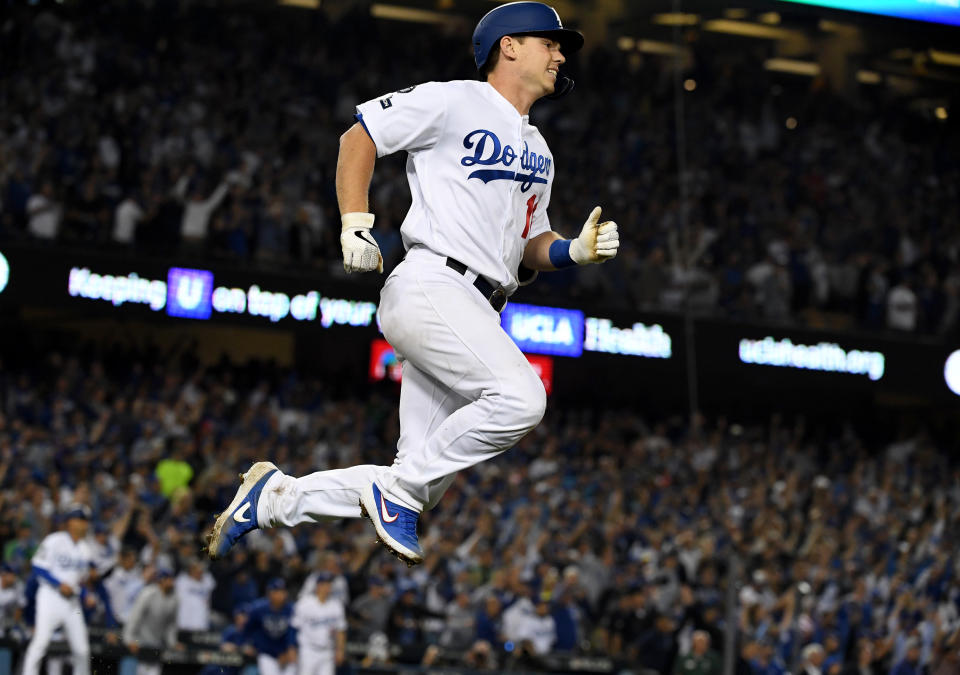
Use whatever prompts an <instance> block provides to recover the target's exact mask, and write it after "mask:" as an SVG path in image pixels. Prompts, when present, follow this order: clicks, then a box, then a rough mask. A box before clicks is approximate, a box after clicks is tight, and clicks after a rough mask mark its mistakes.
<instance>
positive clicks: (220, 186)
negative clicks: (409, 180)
mask: <svg viewBox="0 0 960 675" xmlns="http://www.w3.org/2000/svg"><path fill="white" fill-rule="evenodd" d="M174 7H176V4H175V3H156V4H155V5H153V10H152V11H144V9H143V7H141V6H139V5H138V4H131V5H124V4H121V5H120V6H119V7H109V8H103V9H101V10H100V11H96V10H93V11H90V12H86V13H82V14H79V15H76V14H75V15H67V16H60V15H58V14H57V13H55V12H52V11H36V10H32V9H31V10H26V9H23V10H20V11H21V12H22V16H20V17H18V20H13V21H8V22H7V23H6V24H5V27H4V33H3V35H2V39H0V59H2V62H3V63H4V68H3V71H2V76H0V240H2V239H8V238H18V239H23V238H28V239H39V240H41V241H49V240H57V241H58V242H64V243H69V245H73V246H88V247H104V246H115V247H120V248H125V249H131V248H132V249H135V250H138V251H147V252H150V253H162V252H176V253H177V254H178V255H181V256H184V255H186V256H205V257H209V258H225V259H230V260H235V261H242V262H244V263H249V264H254V265H262V266H267V267H269V266H274V267H284V268H286V269H289V268H290V267H291V266H303V267H305V268H310V267H317V266H322V267H326V266H330V267H333V268H335V267H338V266H339V265H340V248H339V244H338V234H339V228H338V225H339V218H338V213H337V211H336V202H335V195H334V186H333V175H334V169H335V163H336V156H337V142H338V137H339V135H340V133H342V132H343V131H344V130H346V128H347V127H348V126H349V125H350V124H351V123H352V121H353V120H352V114H353V112H354V107H355V105H356V104H357V103H360V102H362V101H364V100H368V99H369V98H372V97H375V96H380V95H382V94H384V93H386V92H388V91H390V90H391V89H397V88H402V87H405V86H410V85H412V84H416V83H418V82H423V81H428V80H443V79H455V78H473V77H475V75H474V68H473V63H472V56H471V54H470V51H469V46H468V45H467V44H466V41H465V40H464V36H463V35H462V34H461V32H455V33H454V34H450V35H448V34H446V33H444V32H442V31H439V30H437V29H430V28H424V27H417V26H414V25H411V24H403V29H402V30H399V29H397V27H396V26H397V24H389V23H384V22H377V21H374V20H373V19H371V18H370V16H369V13H368V12H367V11H365V10H364V11H362V12H359V11H358V12H349V13H346V14H344V15H343V16H341V17H338V18H337V19H336V20H334V19H331V18H329V17H328V16H327V15H326V14H324V13H323V12H322V11H319V12H300V13H282V12H280V13H277V12H273V13H271V12H261V13H259V14H257V13H249V12H247V13H244V12H238V13H234V14H223V13H221V12H219V10H217V9H215V8H207V7H204V6H199V5H193V6H191V7H190V8H187V9H182V10H179V11H174V10H173V9H172V8H174ZM691 48H692V49H693V54H694V62H693V64H692V65H691V67H690V68H689V69H688V72H687V73H686V75H685V77H686V78H688V80H689V83H690V84H689V86H690V87H691V88H692V90H691V91H687V92H685V95H684V101H683V106H684V108H683V110H684V113H683V115H684V116H683V119H684V129H683V130H684V133H685V144H686V148H687V153H686V161H685V167H684V169H685V170H684V173H683V175H684V182H685V185H684V190H685V192H684V194H686V195H688V200H687V201H686V202H685V203H686V204H687V207H686V209H685V212H684V213H681V212H680V209H681V202H680V200H679V199H678V197H677V195H678V194H680V192H679V186H678V180H679V179H678V170H677V153H676V151H675V147H676V141H677V129H676V126H675V106H674V103H675V102H674V81H673V74H672V70H671V68H670V66H671V65H672V62H671V59H670V58H665V57H651V56H646V57H644V56H642V55H640V54H639V53H636V52H629V53H628V52H623V51H620V50H618V49H617V48H616V45H614V44H609V45H602V46H600V47H598V48H596V49H595V50H593V51H591V52H589V53H585V54H584V55H582V56H578V58H576V59H573V60H572V62H571V63H570V64H569V69H570V71H571V73H572V74H573V75H574V76H575V77H576V79H577V82H578V85H577V87H578V89H577V92H576V95H575V97H574V98H572V99H568V100H567V101H566V102H559V103H552V102H547V103H542V104H540V105H539V106H537V107H536V108H535V109H534V111H533V113H532V120H533V122H534V123H535V124H537V125H538V126H539V127H540V128H541V130H542V131H543V133H544V136H545V137H546V138H547V139H548V140H549V142H550V146H551V149H552V151H553V153H554V159H555V162H556V166H557V167H558V173H557V176H558V178H557V180H558V187H559V188H560V189H558V190H556V191H555V194H554V197H553V203H552V204H551V205H550V216H551V222H552V223H553V226H554V228H556V229H557V230H558V231H560V232H564V233H568V234H569V233H573V232H575V231H577V230H578V228H579V227H580V225H581V223H582V222H583V220H584V218H585V216H586V214H587V213H589V211H590V209H591V208H592V207H593V206H594V204H595V202H596V203H602V205H603V207H604V208H605V213H606V214H607V215H609V216H610V217H611V218H615V219H616V220H617V221H618V222H619V223H620V224H621V229H622V230H623V233H624V237H626V241H625V244H626V245H625V246H624V247H623V248H624V252H623V255H621V256H620V257H619V258H618V259H617V260H616V261H614V262H613V263H611V264H609V265H605V266H604V267H603V269H602V270H600V269H599V268H598V269H596V270H594V269H591V270H587V271H585V272H581V273H577V274H573V273H568V274H556V275H550V277H549V278H548V279H544V280H542V281H541V282H540V283H538V284H536V285H534V286H533V287H532V288H531V289H530V290H529V291H528V293H532V294H538V293H539V294H544V295H550V294H557V293H563V294H565V295H569V294H570V293H571V292H572V293H574V294H578V295H583V296H587V297H589V296H593V295H595V294H597V293H604V294H605V298H606V299H607V300H608V301H609V302H610V303H611V304H619V305H622V306H625V307H634V308H636V307H640V308H643V309H661V308H662V309H668V310H671V309H672V310H679V309H694V310H697V311H702V312H717V313H722V314H724V315H726V316H735V317H745V318H750V317H761V318H765V319H771V320H774V321H778V322H799V323H810V324H816V325H831V326H834V327H846V326H864V327H869V328H873V329H890V330H895V331H902V332H909V333H927V334H947V335H956V331H957V326H958V315H960V194H958V187H957V186H958V185H960V165H958V159H957V158H958V154H957V152H956V150H957V147H958V143H957V141H958V138H957V129H956V125H955V124H953V123H952V122H950V123H947V122H945V121H943V120H939V119H936V118H929V119H927V118H924V117H923V116H921V115H918V114H916V113H915V111H913V110H911V107H910V102H909V100H905V99H898V98H896V97H895V96H893V95H892V94H888V93H885V91H884V90H883V89H881V88H876V91H875V92H873V93H867V94H865V95H864V96H862V97H861V98H860V100H859V101H857V102H856V103H854V102H851V100H850V99H849V98H846V97H840V96H837V95H835V94H834V93H833V90H832V89H831V88H830V87H828V86H825V85H823V83H822V82H814V84H813V85H811V83H810V81H809V80H807V79H805V78H803V79H798V80H797V81H795V82H784V81H783V80H782V78H781V79H778V80H776V81H774V79H773V78H772V77H771V74H770V73H768V72H766V71H764V70H762V69H761V68H760V66H759V63H760V61H761V60H758V59H757V58H756V54H755V53H753V52H751V51H749V50H748V49H745V48H744V47H743V45H742V44H738V45H737V46H736V48H732V49H729V50H728V51H726V52H719V53H718V52H716V51H714V50H712V49H711V50H706V49H705V48H704V47H702V46H700V44H699V43H692V45H691ZM439 54H442V55H443V57H442V58H439V57H438V55H439ZM402 161H403V160H402V158H391V159H388V160H381V161H380V162H379V168H378V170H377V172H376V175H375V178H374V185H373V189H372V193H371V195H372V200H371V210H372V211H374V212H375V213H376V215H377V224H376V227H375V230H374V234H375V236H376V238H377V240H378V241H379V243H380V246H381V249H382V250H383V253H384V257H385V259H386V263H387V268H388V271H389V268H390V267H391V266H393V265H394V264H396V263H397V262H398V261H399V260H400V258H401V257H402V254H403V247H402V244H401V242H400V236H399V226H400V223H401V222H402V218H403V215H404V213H405V212H406V208H407V206H408V205H409V192H408V189H407V185H406V177H405V174H404V170H403V164H402ZM681 224H683V226H682V227H681V226H680V225H681Z"/></svg>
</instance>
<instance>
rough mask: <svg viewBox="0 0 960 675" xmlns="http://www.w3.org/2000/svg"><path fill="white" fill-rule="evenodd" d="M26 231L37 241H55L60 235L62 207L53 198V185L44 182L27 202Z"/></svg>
mask: <svg viewBox="0 0 960 675" xmlns="http://www.w3.org/2000/svg"><path fill="white" fill-rule="evenodd" d="M26 210H27V216H28V217H29V219H30V222H29V224H28V225H27V231H28V232H29V233H30V234H31V235H32V236H34V237H36V238H37V239H56V238H57V236H58V235H59V234H60V222H61V220H62V218H63V207H62V206H61V205H60V203H58V202H57V201H56V198H55V197H54V188H53V183H51V182H50V181H44V182H43V184H42V185H41V187H40V191H39V192H36V193H34V194H32V195H31V196H30V199H28V200H27V209H26Z"/></svg>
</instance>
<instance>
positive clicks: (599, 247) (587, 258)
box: [570, 206, 620, 265]
mask: <svg viewBox="0 0 960 675" xmlns="http://www.w3.org/2000/svg"><path fill="white" fill-rule="evenodd" d="M599 221H600V207H599V206H597V207H596V208H594V209H593V211H591V212H590V217H589V218H587V222H585V223H584V224H583V230H582V231H581V232H580V236H579V237H577V238H576V239H574V240H573V241H572V242H570V257H571V258H572V259H573V261H574V262H575V263H577V264H578V265H586V264H589V263H602V262H606V261H608V260H610V259H611V258H613V257H615V256H616V255H617V249H618V248H620V234H619V232H617V224H616V223H615V222H613V221H612V220H608V221H606V222H603V223H600V222H599Z"/></svg>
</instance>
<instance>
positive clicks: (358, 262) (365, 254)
mask: <svg viewBox="0 0 960 675" xmlns="http://www.w3.org/2000/svg"><path fill="white" fill-rule="evenodd" d="M373 218H374V216H373V214H372V213H359V212H355V213H344V214H343V215H342V216H340V223H341V225H342V229H341V231H340V246H341V247H342V248H343V269H345V270H346V271H347V273H348V274H349V273H350V272H372V271H373V270H377V271H378V272H383V256H382V255H380V247H379V246H377V242H376V241H375V240H374V238H373V235H372V234H370V228H371V227H373Z"/></svg>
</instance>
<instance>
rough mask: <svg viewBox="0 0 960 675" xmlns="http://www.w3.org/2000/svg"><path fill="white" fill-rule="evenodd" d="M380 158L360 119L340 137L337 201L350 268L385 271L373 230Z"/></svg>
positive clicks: (345, 261)
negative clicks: (373, 195)
mask: <svg viewBox="0 0 960 675" xmlns="http://www.w3.org/2000/svg"><path fill="white" fill-rule="evenodd" d="M376 161H377V146H376V145H375V144H374V142H373V139H372V138H370V135H369V134H368V133H367V131H366V129H364V128H363V125H362V124H360V123H359V122H357V123H356V124H354V125H353V126H352V127H350V128H349V129H347V131H346V132H345V133H344V134H343V135H342V136H341V137H340V154H339V155H338V156H337V178H336V184H337V204H339V206H340V223H341V232H340V246H341V247H342V248H343V269H345V270H346V271H347V272H372V271H373V270H377V271H378V272H382V271H383V256H382V255H380V247H379V246H377V242H376V241H374V239H373V236H372V235H371V234H370V228H372V227H373V220H374V216H373V214H372V213H370V212H369V211H370V202H369V197H368V195H369V192H370V181H371V179H372V178H373V167H374V164H375V163H376Z"/></svg>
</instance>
